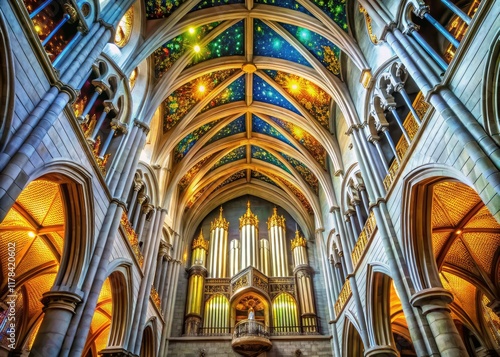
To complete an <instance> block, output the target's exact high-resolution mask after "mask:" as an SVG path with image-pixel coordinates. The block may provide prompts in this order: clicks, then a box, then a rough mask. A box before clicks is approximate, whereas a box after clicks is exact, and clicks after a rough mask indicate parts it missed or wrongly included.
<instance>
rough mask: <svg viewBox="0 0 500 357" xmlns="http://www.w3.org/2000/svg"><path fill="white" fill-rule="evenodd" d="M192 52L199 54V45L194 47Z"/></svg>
mask: <svg viewBox="0 0 500 357" xmlns="http://www.w3.org/2000/svg"><path fill="white" fill-rule="evenodd" d="M193 50H194V52H196V53H198V52H200V51H201V48H200V45H194V47H193Z"/></svg>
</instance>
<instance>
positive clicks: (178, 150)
mask: <svg viewBox="0 0 500 357" xmlns="http://www.w3.org/2000/svg"><path fill="white" fill-rule="evenodd" d="M221 120H222V119H219V120H214V121H212V122H210V123H208V124H205V125H202V126H200V127H198V128H197V129H196V130H194V131H192V132H191V133H189V134H188V135H186V136H185V137H184V139H182V140H181V141H179V143H178V144H177V146H176V147H175V149H174V161H175V163H178V162H179V161H181V160H182V159H183V158H184V156H186V155H187V153H188V152H189V150H190V149H191V148H192V147H193V145H194V144H196V142H197V141H198V140H200V139H201V138H202V137H203V136H204V135H205V134H206V133H207V132H208V131H210V130H211V129H212V128H213V127H214V126H215V125H217V124H218V123H219V122H220V121H221Z"/></svg>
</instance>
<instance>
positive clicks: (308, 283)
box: [292, 231, 317, 333]
mask: <svg viewBox="0 0 500 357" xmlns="http://www.w3.org/2000/svg"><path fill="white" fill-rule="evenodd" d="M306 246H307V241H306V240H305V238H304V237H302V236H301V235H300V234H299V231H296V232H295V238H294V239H293V240H292V255H293V264H294V269H293V274H294V275H295V280H296V284H297V292H298V296H299V302H300V312H301V320H302V321H301V322H302V330H303V332H306V333H316V332H317V321H316V308H315V306H314V298H313V285H312V277H311V272H312V270H311V267H310V266H309V260H308V258H307V249H306Z"/></svg>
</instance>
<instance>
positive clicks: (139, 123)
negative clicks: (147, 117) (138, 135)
mask: <svg viewBox="0 0 500 357" xmlns="http://www.w3.org/2000/svg"><path fill="white" fill-rule="evenodd" d="M134 125H135V126H136V127H138V128H139V129H141V130H142V131H143V132H144V134H146V135H147V134H148V133H149V126H148V125H147V124H146V123H144V122H142V121H140V120H138V119H134Z"/></svg>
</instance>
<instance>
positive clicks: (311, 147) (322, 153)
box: [271, 117, 326, 168]
mask: <svg viewBox="0 0 500 357" xmlns="http://www.w3.org/2000/svg"><path fill="white" fill-rule="evenodd" d="M271 119H272V120H273V121H274V122H275V123H276V124H277V125H279V126H280V127H282V128H283V129H285V130H286V131H287V132H288V133H289V134H290V135H292V136H293V137H294V138H295V140H297V141H298V142H300V143H301V144H302V145H304V147H305V148H306V149H307V151H309V152H310V153H311V155H312V156H313V157H314V158H315V159H316V161H318V163H319V164H320V165H321V166H322V167H323V168H325V167H326V150H325V148H324V147H323V146H322V145H321V144H320V142H319V141H318V140H316V138H315V137H314V136H312V135H311V134H309V133H308V132H307V131H305V130H304V129H302V128H301V127H299V126H297V125H295V124H293V123H291V122H288V121H285V120H282V119H278V118H274V117H271Z"/></svg>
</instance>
